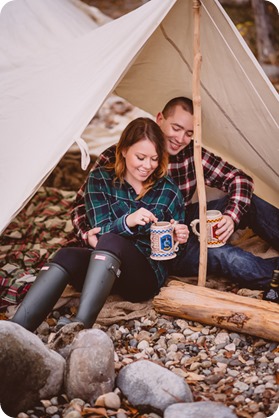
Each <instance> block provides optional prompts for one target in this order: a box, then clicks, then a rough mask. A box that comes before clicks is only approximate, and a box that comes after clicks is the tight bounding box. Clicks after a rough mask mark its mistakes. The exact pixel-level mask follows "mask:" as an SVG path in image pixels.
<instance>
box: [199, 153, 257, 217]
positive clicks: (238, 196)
mask: <svg viewBox="0 0 279 418" xmlns="http://www.w3.org/2000/svg"><path fill="white" fill-rule="evenodd" d="M202 164H203V168H204V177H205V184H206V185H207V186H210V187H217V188H218V189H219V190H222V191H224V192H226V193H228V196H229V201H228V204H227V207H226V209H225V211H224V213H223V215H227V216H229V217H230V218H231V219H232V220H233V221H234V223H235V225H238V224H239V222H240V220H241V217H242V216H243V215H244V214H245V213H246V212H247V211H248V209H249V207H250V204H251V198H252V194H253V191H254V182H253V179H252V178H251V177H250V176H248V175H247V174H246V173H244V172H243V171H242V170H240V169H238V168H236V167H234V166H233V165H231V164H229V163H228V162H226V161H224V160H222V159H221V158H220V157H217V156H215V155H214V154H213V153H210V152H208V151H206V150H204V149H203V158H202Z"/></svg>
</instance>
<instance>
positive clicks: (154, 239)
mask: <svg viewBox="0 0 279 418" xmlns="http://www.w3.org/2000/svg"><path fill="white" fill-rule="evenodd" d="M174 225H175V224H171V223H170V222H163V221H162V222H155V223H153V224H152V225H151V227H150V243H151V255H150V258H152V259H153V260H170V259H172V258H174V257H176V252H177V251H178V245H179V243H178V242H174V239H173V231H174Z"/></svg>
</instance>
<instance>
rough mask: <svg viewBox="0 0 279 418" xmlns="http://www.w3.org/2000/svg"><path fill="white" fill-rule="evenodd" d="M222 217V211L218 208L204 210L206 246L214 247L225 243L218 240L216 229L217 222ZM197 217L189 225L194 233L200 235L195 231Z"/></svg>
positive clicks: (197, 221)
mask: <svg viewBox="0 0 279 418" xmlns="http://www.w3.org/2000/svg"><path fill="white" fill-rule="evenodd" d="M222 218H223V216H222V213H221V212H220V211H219V210H207V211H206V229H207V246H208V248H216V247H221V246H222V245H225V243H224V242H223V241H219V238H218V235H217V234H216V229H218V223H219V222H220V221H221V219H222ZM199 222H200V220H199V219H194V220H193V221H192V222H191V223H190V226H191V228H192V231H193V232H194V234H195V235H197V236H198V237H200V233H199V232H198V231H197V224H198V223H199Z"/></svg>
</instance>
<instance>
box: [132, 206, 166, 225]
mask: <svg viewBox="0 0 279 418" xmlns="http://www.w3.org/2000/svg"><path fill="white" fill-rule="evenodd" d="M157 221H158V219H157V218H156V216H154V215H153V213H152V212H150V211H149V210H147V209H145V208H140V209H138V210H136V211H135V212H133V213H131V214H130V215H128V216H127V218H126V224H127V226H128V227H129V228H133V227H134V226H137V225H146V224H148V223H149V222H157Z"/></svg>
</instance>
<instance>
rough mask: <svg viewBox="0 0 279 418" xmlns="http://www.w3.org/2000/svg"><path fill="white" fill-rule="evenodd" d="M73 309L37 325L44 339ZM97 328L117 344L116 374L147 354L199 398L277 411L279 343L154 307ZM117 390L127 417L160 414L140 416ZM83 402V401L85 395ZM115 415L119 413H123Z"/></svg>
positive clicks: (36, 412)
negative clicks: (170, 314) (168, 313)
mask: <svg viewBox="0 0 279 418" xmlns="http://www.w3.org/2000/svg"><path fill="white" fill-rule="evenodd" d="M69 309H70V308H67V307H63V308H61V309H60V312H59V311H54V312H53V313H52V315H50V317H49V319H48V320H47V322H44V323H43V324H42V325H41V326H40V327H39V328H38V330H37V332H38V335H39V337H40V338H41V339H42V340H43V341H44V342H45V343H46V344H47V342H48V340H49V337H50V335H51V333H52V332H53V329H54V328H53V327H54V326H55V323H56V321H57V319H58V318H59V316H60V314H67V313H68V314H71V311H70V310H69ZM94 328H99V329H102V330H103V331H105V332H106V333H107V335H109V337H110V338H111V339H112V341H113V343H114V347H115V370H116V373H117V372H118V371H119V370H120V369H121V368H122V367H123V366H125V365H127V364H129V363H131V362H133V361H137V360H139V359H142V358H144V359H149V360H152V361H154V362H156V363H157V364H160V365H162V366H164V367H166V368H168V369H169V370H171V371H172V372H173V373H176V374H178V375H179V376H182V377H183V378H185V379H186V382H187V383H188V384H189V385H190V388H191V390H192V394H193V397H194V401H195V402H197V401H204V400H209V401H215V402H221V403H222V404H224V405H226V406H229V407H230V408H232V410H233V411H234V413H235V414H236V416H238V417H244V418H252V417H254V418H265V417H269V416H271V415H272V414H274V412H275V411H276V410H277V406H278V398H279V393H278V386H277V384H278V382H279V346H278V343H275V342H271V341H267V340H263V339H259V338H256V337H251V336H249V335H244V334H241V333H236V332H229V331H227V330H224V329H221V328H217V327H214V326H206V325H203V324H200V323H197V322H192V321H186V320H184V319H179V318H173V317H170V316H166V315H159V314H158V313H156V312H155V311H154V310H153V309H151V310H150V312H149V314H148V315H147V316H145V317H142V318H139V319H136V320H131V321H128V322H126V321H121V322H119V323H116V324H113V325H110V326H108V327H105V326H101V325H99V324H98V323H96V324H95V325H94ZM116 391H117V389H116ZM117 393H118V394H119V396H120V398H121V400H122V403H121V408H122V411H123V412H122V417H123V418H124V417H125V416H129V417H134V418H135V417H137V418H139V417H150V418H151V417H153V418H154V417H155V416H156V415H154V414H153V415H152V414H151V415H150V414H149V415H148V414H143V415H141V414H140V412H139V411H137V410H136V409H134V408H131V406H129V404H128V402H127V400H125V399H124V398H123V397H122V396H121V393H119V391H117ZM70 402H71V405H73V404H75V403H76V400H68V399H67V398H66V397H65V395H63V396H62V395H60V396H58V397H56V398H53V399H51V400H42V401H41V404H40V405H37V406H36V407H34V409H33V410H29V411H25V413H23V414H19V416H18V417H19V418H27V416H29V417H30V418H36V417H42V416H48V417H53V418H58V417H62V416H63V417H64V418H65V417H66V416H67V412H69V411H71V410H72V408H70V409H69V406H70V405H69V404H70ZM80 403H82V404H84V402H83V401H82V400H79V401H78V404H79V405H80ZM91 406H93V405H91ZM112 416H114V417H115V418H121V415H112ZM78 417H79V416H78V415H77V416H76V418H78ZM158 417H159V416H158ZM69 418H70V417H69Z"/></svg>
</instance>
